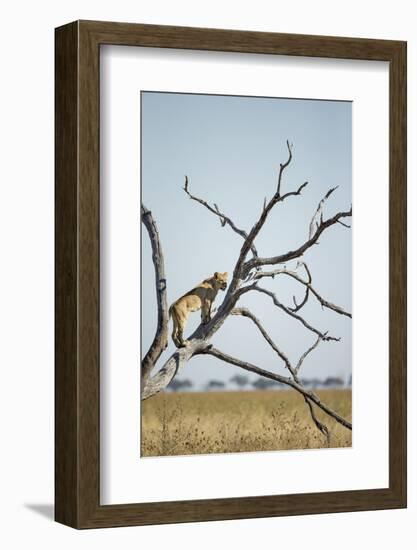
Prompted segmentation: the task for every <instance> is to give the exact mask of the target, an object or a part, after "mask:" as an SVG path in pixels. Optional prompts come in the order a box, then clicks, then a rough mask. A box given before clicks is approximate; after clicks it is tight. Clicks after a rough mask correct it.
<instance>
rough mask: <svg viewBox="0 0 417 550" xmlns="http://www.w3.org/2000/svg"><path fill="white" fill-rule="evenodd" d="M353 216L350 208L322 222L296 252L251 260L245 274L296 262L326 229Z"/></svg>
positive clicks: (245, 268)
mask: <svg viewBox="0 0 417 550" xmlns="http://www.w3.org/2000/svg"><path fill="white" fill-rule="evenodd" d="M351 216H352V208H350V210H349V211H347V212H338V213H337V214H335V215H334V216H333V217H332V218H329V219H328V220H326V221H321V222H320V224H319V226H318V227H317V230H316V232H315V234H314V235H313V236H312V237H311V238H310V239H308V240H307V241H306V242H305V243H303V244H302V245H301V246H299V247H298V248H296V249H295V250H290V251H289V252H285V253H284V254H280V255H279V256H271V257H269V258H259V257H258V258H251V259H250V260H248V261H247V262H246V263H245V265H244V266H243V272H244V273H248V272H249V271H250V270H251V269H253V268H258V267H261V266H263V265H276V264H285V263H287V262H289V261H290V260H296V259H297V258H299V257H300V256H302V255H303V254H304V253H305V252H306V251H307V250H308V249H309V248H311V247H312V246H313V245H314V244H316V243H317V241H318V240H319V237H320V235H321V234H322V233H323V232H324V231H325V230H326V229H328V228H329V227H331V226H332V225H334V224H336V223H338V222H339V221H340V220H341V218H348V217H349V218H350V217H351Z"/></svg>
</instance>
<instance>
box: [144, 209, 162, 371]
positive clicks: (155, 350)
mask: <svg viewBox="0 0 417 550" xmlns="http://www.w3.org/2000/svg"><path fill="white" fill-rule="evenodd" d="M141 218H142V223H143V225H144V226H145V227H146V230H147V231H148V235H149V239H150V241H151V247H152V261H153V265H154V269H155V287H156V299H157V304H158V321H157V327H156V332H155V337H154V339H153V342H152V344H151V346H150V348H149V350H148V352H147V354H146V355H145V357H144V358H143V360H142V379H144V380H146V379H147V378H148V377H149V375H150V372H151V370H152V369H153V367H154V365H155V363H156V362H157V361H158V359H159V358H160V356H161V354H162V352H163V351H164V349H166V347H167V346H168V304H167V285H166V278H165V266H164V255H163V252H162V246H161V241H160V239H159V233H158V228H157V226H156V223H155V220H154V219H153V217H152V212H151V211H150V210H148V209H147V208H146V207H145V206H144V205H143V204H142V205H141Z"/></svg>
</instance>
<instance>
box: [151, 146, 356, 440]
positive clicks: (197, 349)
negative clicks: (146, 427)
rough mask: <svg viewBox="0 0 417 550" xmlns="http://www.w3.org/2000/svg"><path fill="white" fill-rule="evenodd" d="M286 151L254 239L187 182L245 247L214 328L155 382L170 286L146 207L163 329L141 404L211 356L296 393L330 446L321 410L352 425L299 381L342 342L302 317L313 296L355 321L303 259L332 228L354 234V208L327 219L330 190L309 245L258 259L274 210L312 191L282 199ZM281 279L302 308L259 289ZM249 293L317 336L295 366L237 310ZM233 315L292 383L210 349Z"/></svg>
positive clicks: (204, 330)
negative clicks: (317, 283) (318, 356)
mask: <svg viewBox="0 0 417 550" xmlns="http://www.w3.org/2000/svg"><path fill="white" fill-rule="evenodd" d="M287 149H288V159H287V161H286V162H285V163H283V164H280V168H279V172H278V179H277V184H276V189H275V193H274V195H273V196H272V198H271V199H270V200H269V201H267V200H266V199H265V201H264V205H263V209H262V212H261V215H260V216H259V218H258V219H257V221H256V222H255V224H254V225H253V227H252V229H251V230H250V231H249V233H247V232H246V231H244V230H243V229H240V228H239V227H238V226H237V225H236V224H235V223H234V221H233V220H232V219H231V218H230V217H229V216H227V215H226V214H225V213H224V212H222V211H221V210H220V208H219V207H218V205H217V204H213V205H211V204H209V203H208V202H206V201H205V200H203V199H201V198H199V197H196V196H194V195H193V194H191V192H190V189H189V181H188V178H187V176H185V184H184V191H185V193H186V194H187V195H188V197H189V198H190V199H191V200H193V201H196V202H198V203H199V204H201V205H202V206H204V207H205V208H206V209H207V210H209V211H210V212H211V213H212V214H214V215H215V216H217V217H218V218H219V220H220V223H221V225H222V226H223V227H224V226H229V227H230V228H231V229H232V230H233V231H234V232H235V233H237V234H238V235H239V236H240V237H242V239H243V244H242V246H241V249H240V252H239V255H238V257H237V260H236V263H235V266H234V270H233V276H232V279H231V282H230V284H229V287H228V289H227V293H226V296H225V298H224V299H223V302H222V304H221V305H220V306H219V308H218V309H217V311H216V313H215V315H214V316H213V318H212V319H211V320H210V322H209V323H207V324H204V325H203V324H201V325H200V326H199V327H198V328H197V329H196V330H195V331H194V333H193V334H192V335H191V336H190V337H189V338H188V342H187V345H186V347H184V348H180V349H177V350H176V351H175V352H174V353H173V354H172V355H171V357H170V358H169V359H168V360H167V361H166V362H165V364H164V365H163V367H162V368H161V369H160V370H159V371H158V372H157V373H156V374H154V375H153V376H152V371H153V370H154V368H155V367H156V365H157V362H158V359H159V358H160V356H161V354H162V352H163V351H164V349H165V348H166V347H167V345H168V305H167V293H166V286H167V285H166V280H165V270H164V258H163V253H162V245H161V241H160V237H159V234H158V229H157V225H156V223H155V220H154V219H153V217H152V213H151V212H150V211H149V210H148V209H147V208H145V207H144V206H143V205H142V211H141V214H142V223H143V224H144V225H145V227H146V229H147V231H148V234H149V238H150V241H151V246H152V259H153V264H154V269H155V284H156V294H157V304H158V324H157V329H156V333H155V338H154V341H153V343H152V345H151V347H150V349H149V351H148V352H147V354H146V355H145V357H144V359H143V361H142V371H141V378H142V390H141V392H142V399H148V398H149V397H152V396H153V395H155V394H156V393H158V392H160V391H161V390H163V389H164V388H166V386H167V385H168V384H169V383H170V381H171V380H172V379H173V378H174V376H175V375H176V374H177V372H178V370H179V369H180V368H181V367H182V366H184V365H185V364H186V363H187V362H188V361H190V359H192V358H193V357H194V356H195V355H202V354H206V355H211V356H213V357H216V358H217V359H219V360H221V361H223V362H225V363H227V364H230V365H235V366H237V367H240V368H242V369H244V370H246V371H249V372H253V373H256V374H258V375H259V376H262V377H265V378H267V379H269V380H273V381H275V382H279V383H281V384H285V385H287V386H290V387H291V388H293V389H294V390H295V391H297V392H299V393H300V394H301V395H302V397H303V398H304V400H305V402H306V404H307V406H308V408H309V411H310V414H311V418H312V420H313V422H314V424H315V425H316V427H317V428H318V429H319V430H320V432H321V433H322V434H323V435H325V436H326V437H327V440H329V437H330V433H329V429H328V427H327V426H326V425H325V424H323V423H322V422H321V421H320V420H319V419H318V417H317V415H316V411H315V408H316V407H318V408H319V409H321V410H322V411H324V413H326V414H327V415H328V416H330V417H332V418H333V419H334V420H336V422H338V423H339V424H341V425H342V426H344V427H345V428H347V429H349V430H351V429H352V425H351V423H350V422H348V421H347V420H346V419H344V418H342V417H341V416H340V415H339V414H338V413H337V412H335V411H333V410H332V409H330V408H329V407H328V406H327V405H326V404H325V403H323V402H322V401H321V400H320V398H319V397H318V396H317V395H316V394H315V393H314V392H313V391H310V390H308V389H306V388H305V387H304V386H303V384H302V383H301V381H300V378H299V371H300V368H301V366H302V364H303V362H304V360H305V359H306V357H307V356H308V355H309V354H310V353H312V352H313V351H314V350H315V349H316V348H317V347H318V346H319V345H320V344H321V343H322V342H329V341H336V342H337V341H339V340H340V339H339V338H337V337H335V336H332V335H329V333H328V332H322V331H320V330H319V329H317V328H316V327H314V326H313V325H311V324H310V323H309V322H308V321H306V320H305V319H304V317H303V316H302V315H301V314H300V311H301V310H302V308H303V307H304V305H305V304H306V303H307V301H308V300H309V298H310V297H311V296H313V297H314V298H315V299H316V300H318V302H319V303H320V304H321V306H322V307H324V308H328V309H330V310H332V311H334V312H335V313H337V314H339V315H345V316H347V317H351V313H349V312H348V311H345V310H344V309H343V308H341V307H340V306H338V305H335V304H333V303H331V302H329V301H328V300H326V299H325V298H323V297H322V295H321V294H320V293H319V292H318V291H317V290H316V288H315V287H314V286H313V277H312V274H311V272H310V269H309V268H308V266H307V264H306V263H305V262H303V261H301V260H300V258H302V256H303V254H304V253H305V252H306V251H307V250H309V249H310V248H311V247H312V246H313V245H315V244H317V243H318V240H319V238H320V236H321V235H322V234H323V233H324V232H325V231H327V230H328V229H329V228H330V227H332V226H334V225H336V224H341V225H343V226H344V227H347V228H349V227H350V226H349V225H348V224H346V223H345V221H344V220H345V218H350V217H351V216H352V207H350V209H349V210H347V211H345V212H338V213H337V214H335V215H334V216H332V217H330V218H327V219H325V218H324V212H323V211H324V205H325V203H326V201H327V199H328V198H329V196H330V195H331V194H332V193H333V192H334V191H335V190H336V187H335V188H332V189H330V190H329V191H328V192H327V193H326V195H325V196H324V197H323V198H322V199H321V200H320V202H319V204H318V206H317V208H316V210H315V212H314V214H313V217H312V219H311V222H310V226H309V232H308V238H307V239H306V240H305V242H303V243H302V244H300V245H299V246H298V247H297V248H296V249H295V250H289V251H287V252H284V253H281V254H278V255H276V256H270V257H262V256H259V254H258V251H257V249H256V246H255V240H256V237H257V235H258V234H259V232H260V231H261V229H262V227H263V225H264V223H265V221H266V219H267V217H268V215H269V214H270V212H271V210H272V209H273V208H274V207H276V206H277V205H278V204H280V203H284V202H285V201H287V200H288V199H291V198H292V197H298V196H300V195H301V194H302V192H303V189H304V188H305V187H306V186H307V185H308V182H307V181H306V182H304V183H303V184H302V185H300V187H299V188H298V189H296V190H294V191H288V192H286V193H282V191H281V187H282V179H283V174H284V171H285V169H286V168H287V167H288V166H289V164H290V163H291V161H292V145H290V144H289V142H288V141H287ZM249 253H251V257H250V258H249V259H248V255H249ZM291 260H297V266H296V268H295V270H290V269H287V267H286V266H285V264H287V263H288V262H290V261H291ZM272 266H280V267H276V268H275V269H274V268H273V267H272ZM300 272H303V275H302V274H300ZM278 276H286V277H291V278H292V279H294V280H295V281H297V282H298V283H299V284H300V285H302V286H303V287H304V289H305V293H304V298H303V300H302V301H301V302H300V303H297V302H296V300H295V298H294V304H293V306H292V307H290V306H287V305H285V304H283V303H282V302H281V301H280V300H279V299H278V297H277V296H276V294H274V293H273V292H271V291H270V290H268V289H266V288H264V287H262V286H261V285H260V283H261V282H262V279H264V278H266V277H272V278H274V277H278ZM249 292H252V293H253V292H257V293H260V294H264V295H266V296H268V297H269V298H270V299H271V301H272V303H273V304H274V306H276V307H277V308H279V309H280V310H282V311H283V312H284V313H286V314H287V315H289V316H290V317H292V318H293V319H295V320H297V321H298V322H299V323H300V324H301V325H303V326H304V327H305V329H306V330H308V331H310V332H312V333H313V334H315V335H316V340H315V342H314V343H313V344H312V345H311V347H309V348H308V349H307V350H306V351H304V353H303V354H302V355H301V357H300V358H299V360H298V362H297V363H296V364H292V363H291V362H290V360H289V359H288V357H287V356H286V355H285V353H284V352H283V351H282V350H281V348H280V347H278V346H277V344H276V343H275V342H274V341H273V340H272V338H271V337H270V336H269V334H268V333H267V331H266V330H265V328H264V327H263V325H262V323H261V321H260V320H259V319H258V318H257V317H255V315H254V314H253V313H252V312H251V311H250V310H248V309H247V308H245V307H238V306H237V304H238V302H239V301H240V299H241V298H242V297H243V296H244V295H245V294H247V293H249ZM230 315H240V316H242V317H245V318H247V319H249V320H250V321H251V322H252V323H253V324H254V326H255V327H256V329H257V330H258V331H259V332H260V334H261V335H262V336H263V338H264V340H265V342H266V343H267V344H268V345H269V346H270V347H271V348H272V350H273V351H274V352H275V353H276V355H277V357H278V359H279V360H280V361H281V362H282V363H283V364H284V366H285V367H286V369H287V371H288V374H289V376H288V377H286V376H282V375H280V374H277V373H275V372H272V371H269V370H265V369H263V368H260V367H259V366H257V365H253V364H252V363H248V362H246V361H243V360H241V359H238V358H236V357H232V356H230V355H228V354H226V353H224V352H222V351H221V350H219V349H216V348H214V347H213V345H212V344H211V339H212V337H213V335H214V334H215V333H216V332H217V331H218V330H219V329H220V328H221V327H222V325H223V323H224V322H225V321H226V320H227V318H228V317H229V316H230Z"/></svg>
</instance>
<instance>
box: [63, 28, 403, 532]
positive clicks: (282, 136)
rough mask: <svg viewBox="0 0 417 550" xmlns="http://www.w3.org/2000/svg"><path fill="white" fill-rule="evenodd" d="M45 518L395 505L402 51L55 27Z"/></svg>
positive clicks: (146, 519)
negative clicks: (52, 361)
mask: <svg viewBox="0 0 417 550" xmlns="http://www.w3.org/2000/svg"><path fill="white" fill-rule="evenodd" d="M55 108H56V338H55V343H56V370H55V379H56V388H55V389H56V391H55V403H56V411H55V412H56V416H55V423H56V424H55V425H56V431H55V435H56V442H55V449H56V461H55V464H56V469H55V476H56V500H55V510H56V512H55V517H56V520H57V521H59V522H61V523H64V524H66V525H69V526H72V527H75V528H99V527H115V526H125V525H126V526H127V525H145V524H160V523H178V522H191V521H208V520H221V519H235V518H255V517H268V516H284V515H296V514H313V513H329V512H343V511H360V510H378V509H387V508H404V507H405V506H406V43H405V42H399V41H386V40H371V39H358V38H339V37H337V38H336V37H327V36H307V35H291V34H276V33H259V32H250V31H230V30H219V29H198V28H186V27H168V26H154V25H141V24H124V23H110V22H93V21H77V22H73V23H70V24H68V25H65V26H63V27H59V28H58V29H56V104H55Z"/></svg>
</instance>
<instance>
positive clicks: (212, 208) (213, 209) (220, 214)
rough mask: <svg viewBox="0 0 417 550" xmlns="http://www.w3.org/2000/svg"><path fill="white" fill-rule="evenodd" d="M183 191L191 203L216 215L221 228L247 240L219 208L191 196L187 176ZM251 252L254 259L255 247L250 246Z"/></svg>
mask: <svg viewBox="0 0 417 550" xmlns="http://www.w3.org/2000/svg"><path fill="white" fill-rule="evenodd" d="M183 189H184V191H185V192H186V193H187V195H188V196H189V197H190V199H192V200H193V201H196V202H198V203H200V204H201V205H202V206H204V207H205V208H207V210H209V211H210V212H211V213H212V214H214V215H216V216H217V217H218V218H220V223H221V225H222V227H224V226H225V225H226V224H227V225H228V226H229V227H231V228H232V229H233V231H234V232H235V233H237V234H238V235H240V236H241V237H242V238H243V239H247V238H248V234H247V233H246V231H244V230H243V229H239V228H238V227H237V226H236V225H235V223H234V222H233V220H232V219H231V218H229V217H228V216H226V214H223V212H220V210H219V207H218V206H217V204H214V205H213V206H211V205H210V204H209V203H208V202H206V201H205V200H203V199H200V198H199V197H196V196H195V195H192V194H191V193H190V191H189V181H188V176H185V183H184V187H183ZM250 249H251V251H252V254H253V255H254V257H256V256H257V255H258V252H257V250H256V248H255V245H254V244H252V246H251V248H250Z"/></svg>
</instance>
